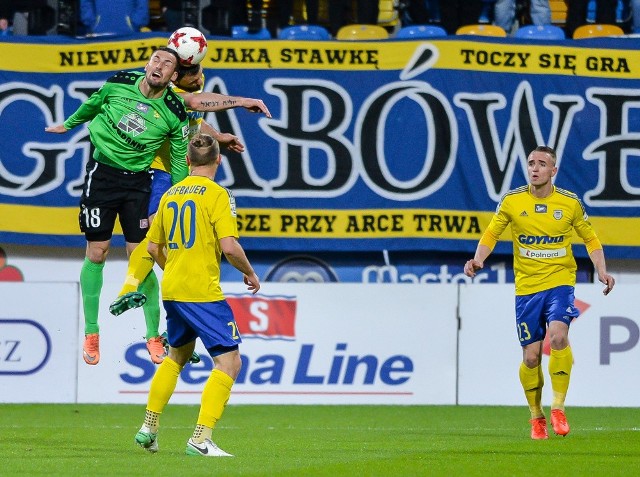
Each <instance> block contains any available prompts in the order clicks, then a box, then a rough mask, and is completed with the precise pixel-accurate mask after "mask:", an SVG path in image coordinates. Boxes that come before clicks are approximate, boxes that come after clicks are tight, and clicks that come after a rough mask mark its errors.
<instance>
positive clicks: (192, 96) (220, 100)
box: [178, 92, 271, 118]
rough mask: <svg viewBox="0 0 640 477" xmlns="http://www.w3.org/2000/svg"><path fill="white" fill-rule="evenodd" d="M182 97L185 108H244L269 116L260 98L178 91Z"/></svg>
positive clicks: (213, 109) (203, 109)
mask: <svg viewBox="0 0 640 477" xmlns="http://www.w3.org/2000/svg"><path fill="white" fill-rule="evenodd" d="M178 94H180V96H182V99H184V104H185V105H186V107H187V108H189V109H192V110H194V111H214V112H215V111H224V110H225V109H231V108H245V109H248V110H249V111H251V112H252V113H264V114H265V116H267V117H268V118H270V117H271V113H270V112H269V109H268V108H267V106H266V105H265V104H264V102H263V101H262V100H261V99H253V98H243V97H242V96H227V95H226V94H218V93H208V92H203V93H178Z"/></svg>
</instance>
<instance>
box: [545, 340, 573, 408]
mask: <svg viewBox="0 0 640 477" xmlns="http://www.w3.org/2000/svg"><path fill="white" fill-rule="evenodd" d="M572 367H573V353H572V352H571V346H567V347H566V348H565V349H560V350H558V349H552V350H551V356H550V357H549V375H550V376H551V388H552V389H553V402H552V403H551V409H562V410H563V411H564V400H565V398H566V397H567V390H568V389H569V379H570V378H571V368H572Z"/></svg>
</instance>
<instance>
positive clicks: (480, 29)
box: [456, 24, 507, 37]
mask: <svg viewBox="0 0 640 477" xmlns="http://www.w3.org/2000/svg"><path fill="white" fill-rule="evenodd" d="M456 35H479V36H496V37H506V36H507V32H506V31H504V30H503V29H502V28H500V27H499V26H497V25H483V24H478V25H465V26H462V27H460V28H458V30H457V31H456Z"/></svg>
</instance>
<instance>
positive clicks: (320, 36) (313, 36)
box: [278, 25, 331, 41]
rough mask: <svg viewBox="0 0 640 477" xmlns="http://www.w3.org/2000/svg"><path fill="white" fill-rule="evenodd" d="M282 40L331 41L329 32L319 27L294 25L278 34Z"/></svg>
mask: <svg viewBox="0 0 640 477" xmlns="http://www.w3.org/2000/svg"><path fill="white" fill-rule="evenodd" d="M278 39H280V40H316V41H320V40H330V39H331V35H330V34H329V31H328V30H327V29H326V28H324V27H321V26H319V25H294V26H290V27H286V28H283V29H282V30H280V33H278Z"/></svg>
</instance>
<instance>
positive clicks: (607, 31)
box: [573, 23, 624, 40]
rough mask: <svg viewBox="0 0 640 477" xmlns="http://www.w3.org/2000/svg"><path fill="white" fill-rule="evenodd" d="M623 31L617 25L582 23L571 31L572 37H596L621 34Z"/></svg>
mask: <svg viewBox="0 0 640 477" xmlns="http://www.w3.org/2000/svg"><path fill="white" fill-rule="evenodd" d="M623 35H624V31H623V30H622V28H620V27H619V26H617V25H602V24H597V23H596V24H593V25H582V26H579V27H578V28H576V29H575V31H574V32H573V39H574V40H578V39H582V38H596V37H602V36H623Z"/></svg>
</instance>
